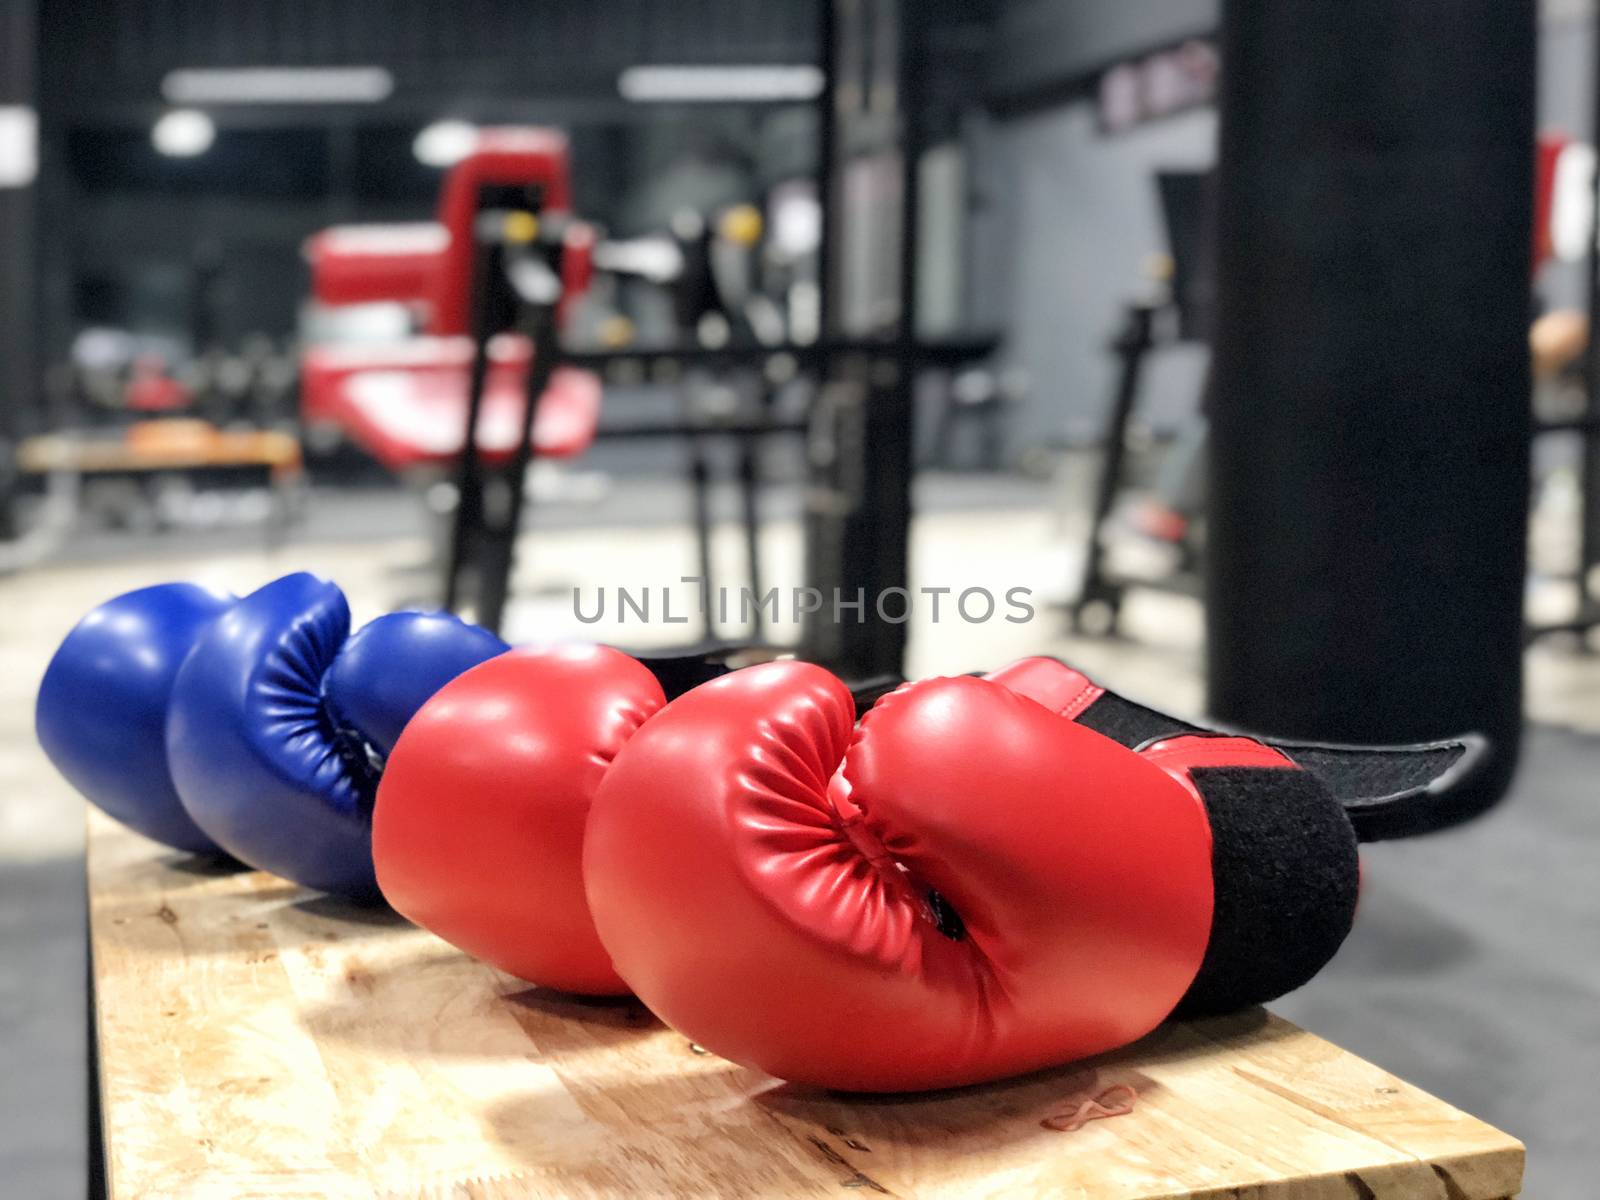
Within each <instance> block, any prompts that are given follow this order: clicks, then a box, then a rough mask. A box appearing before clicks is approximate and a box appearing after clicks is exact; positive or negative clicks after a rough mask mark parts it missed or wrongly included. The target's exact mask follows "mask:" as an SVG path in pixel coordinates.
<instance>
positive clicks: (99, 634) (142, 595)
mask: <svg viewBox="0 0 1600 1200" xmlns="http://www.w3.org/2000/svg"><path fill="white" fill-rule="evenodd" d="M232 603H233V597H231V596H228V595H225V594H222V593H218V592H213V591H209V590H208V589H206V588H202V587H199V586H197V585H195V584H192V583H165V584H161V585H159V586H157V587H148V588H141V589H139V590H138V591H134V592H129V593H127V594H126V595H122V596H118V597H117V598H116V599H114V600H108V601H107V602H106V603H104V604H102V605H100V607H98V608H96V609H95V610H94V611H93V612H91V613H90V614H89V615H88V616H86V617H84V619H83V620H82V621H80V622H79V623H78V625H77V626H76V627H75V628H74V629H73V630H72V632H71V633H69V634H68V635H67V637H66V639H65V640H64V641H63V642H62V643H61V646H60V648H59V649H57V651H56V653H55V657H54V658H52V659H51V660H50V665H49V667H48V668H47V669H46V670H45V674H44V679H43V681H42V682H41V683H40V685H39V697H38V701H37V704H36V707H35V709H34V728H35V731H36V732H37V734H38V738H39V744H40V745H41V746H42V747H43V748H44V752H45V753H46V754H47V755H48V756H49V758H50V761H51V762H52V763H54V764H55V766H56V769H57V770H59V771H60V772H61V774H62V775H64V776H65V777H66V778H67V780H68V781H69V782H70V783H71V784H72V785H73V787H75V788H77V789H78V791H80V792H82V793H83V795H84V796H85V797H86V798H87V799H88V800H89V801H90V802H91V803H93V804H95V805H96V806H98V807H99V808H101V809H103V810H104V811H105V812H107V813H109V814H110V815H111V816H113V817H115V818H116V819H117V820H119V821H121V822H122V823H123V824H125V825H127V826H129V827H130V828H132V829H135V830H137V831H138V832H140V833H142V834H144V835H145V836H146V837H150V838H154V839H155V840H156V841H159V842H164V843H166V844H167V845H169V846H172V847H173V848H175V849H178V850H186V851H190V852H193V853H197V854H216V853H219V850H218V847H217V844H216V843H215V842H214V841H213V840H212V839H211V838H210V837H208V836H207V835H206V834H205V833H204V832H203V831H202V830H201V829H200V827H199V826H198V825H196V824H195V822H194V820H193V819H192V818H191V817H190V816H189V814H188V813H187V812H186V811H185V810H184V807H183V805H182V803H181V802H180V801H179V798H178V793H177V791H176V790H175V789H174V787H173V782H172V776H171V773H170V771H169V769H168V761H167V749H166V742H165V739H164V737H163V733H162V731H163V728H164V726H165V723H166V714H167V701H168V698H169V696H170V694H171V692H172V686H173V681H174V679H175V678H176V676H177V674H178V668H179V666H180V665H181V664H182V663H183V660H184V657H185V656H186V655H187V654H188V653H189V650H190V648H191V647H192V646H193V645H194V643H195V641H196V639H197V638H198V637H199V636H200V634H201V632H202V631H203V630H204V629H206V628H207V627H208V626H209V625H210V624H211V623H212V622H213V621H214V620H216V618H217V617H218V616H219V615H220V614H221V613H223V612H224V611H225V610H226V609H227V608H228V606H229V605H230V604H232Z"/></svg>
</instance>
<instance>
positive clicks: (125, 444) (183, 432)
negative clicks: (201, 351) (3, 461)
mask: <svg viewBox="0 0 1600 1200" xmlns="http://www.w3.org/2000/svg"><path fill="white" fill-rule="evenodd" d="M17 463H18V465H19V466H20V467H21V468H22V470H23V471H24V472H26V473H29V474H36V475H38V474H45V473H48V472H50V471H74V472H78V473H81V474H85V475H90V474H100V473H104V472H111V471H117V472H144V471H151V472H153V471H182V470H196V469H201V468H228V467H261V468H267V469H270V470H272V471H274V472H293V471H297V470H299V469H300V466H301V452H300V443H299V442H298V441H296V440H295V439H294V438H293V437H291V436H290V435H289V434H287V433H283V432H281V431H278V430H272V429H257V430H225V429H215V428H212V427H211V426H208V425H205V424H204V423H203V422H195V421H170V422H148V423H147V424H146V427H144V428H137V429H135V430H134V431H131V432H130V434H129V435H128V436H124V437H92V436H79V435H73V434H54V433H52V434H41V435H40V436H38V437H31V438H25V439H24V440H23V441H22V442H21V443H20V444H19V445H18V447H17Z"/></svg>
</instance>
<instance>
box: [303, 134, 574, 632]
mask: <svg viewBox="0 0 1600 1200" xmlns="http://www.w3.org/2000/svg"><path fill="white" fill-rule="evenodd" d="M568 179H570V168H568V152H566V139H565V138H563V136H562V134H558V133H555V131H552V130H539V128H488V130H480V131H478V134H477V142H475V147H474V150H472V152H470V154H467V155H466V157H464V158H462V160H461V162H458V163H456V165H454V166H453V168H451V170H450V173H448V174H446V178H445V186H443V190H442V194H440V205H438V219H437V221H435V222H429V224H413V226H346V227H334V229H330V230H325V232H322V234H318V235H315V237H314V238H310V242H309V243H307V248H306V253H307V259H309V262H310V267H312V293H314V296H315V298H317V299H318V301H320V302H323V304H334V306H338V304H362V302H373V301H390V302H405V304H411V306H414V307H416V309H418V310H419V312H421V314H422V317H424V323H426V328H427V330H429V334H430V336H424V338H414V339H410V341H405V342H400V344H390V346H374V347H352V346H330V347H310V349H309V350H307V352H306V357H304V362H302V384H301V411H302V416H304V419H306V422H307V426H310V427H326V426H333V427H338V429H339V430H341V432H344V434H347V435H349V437H350V438H352V440H354V442H357V445H360V446H363V448H365V450H366V451H368V453H371V454H373V458H376V459H378V461H379V462H384V464H386V466H387V467H390V469H392V470H397V472H426V474H427V475H429V477H437V475H440V474H443V472H446V470H453V472H454V475H456V482H458V499H456V510H454V533H453V542H451V550H450V571H448V578H446V587H445V592H446V597H445V598H446V606H448V608H453V606H454V605H456V603H458V600H459V595H458V589H459V586H461V574H462V571H464V570H466V566H467V563H466V560H467V557H469V550H467V546H466V542H467V541H469V539H472V538H474V536H475V534H478V533H482V530H480V526H482V525H483V522H485V520H486V517H485V514H486V506H485V504H483V490H485V486H493V483H491V482H488V480H486V478H485V474H483V461H488V462H491V464H496V466H504V475H506V478H504V485H506V488H509V491H507V494H506V496H504V498H501V501H499V506H498V507H499V509H501V510H504V509H520V504H522V499H520V496H522V485H523V478H525V472H526V458H528V454H530V453H538V454H546V456H552V458H571V456H576V454H579V453H582V451H584V450H586V448H587V446H589V443H590V442H592V440H594V435H595V429H597V426H598V418H600V381H598V379H597V378H595V376H592V374H587V373H582V371H574V370H562V368H558V365H557V363H555V362H554V358H555V355H557V352H558V347H557V339H555V336H554V331H555V323H557V322H558V320H560V317H562V315H563V312H565V307H566V304H568V302H570V301H571V299H573V298H574V296H576V294H578V293H581V291H582V288H584V286H586V285H587V280H589V272H590V262H589V253H590V246H592V242H594V237H592V234H590V230H589V229H587V227H586V226H582V224H579V222H574V221H571V219H570V216H568V210H570V203H571V200H570V182H568ZM496 211H498V213H501V227H494V219H493V218H488V221H486V219H485V214H486V213H496ZM510 211H517V213H522V214H523V219H522V221H517V222H512V226H510V229H512V234H514V235H515V238H514V240H515V242H517V245H518V246H520V251H518V253H517V254H514V258H518V261H522V262H523V269H525V270H526V269H528V267H530V264H531V253H530V251H531V250H538V253H539V254H541V256H542V258H544V259H549V262H546V266H544V269H546V270H552V269H554V270H555V272H557V288H555V291H557V294H555V296H552V298H550V301H549V302H550V307H552V314H550V328H549V330H544V331H541V333H542V336H538V338H528V336H526V333H525V331H520V333H514V331H512V328H510V326H512V323H514V320H515V315H517V314H515V306H514V302H510V301H507V296H506V291H507V288H509V286H510V285H509V282H507V280H506V278H502V277H501V275H502V272H501V270H499V267H502V266H504V262H506V258H504V253H502V251H493V258H494V269H491V267H490V266H488V262H485V251H486V250H488V243H490V242H496V240H498V238H499V235H501V234H504V232H506V227H504V219H506V216H507V214H509V213H510ZM536 350H538V355H536ZM536 357H538V358H542V362H536ZM469 430H472V435H470V437H469ZM480 453H482V459H480ZM506 464H509V466H506ZM514 515H515V514H514ZM491 574H493V573H491ZM502 603H504V598H502V597H501V598H496V597H494V595H493V590H491V592H490V594H488V595H485V597H482V598H480V610H482V611H480V614H478V616H480V619H482V621H483V622H485V626H488V627H498V626H499V619H501V613H499V611H498V610H499V608H501V606H502Z"/></svg>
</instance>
